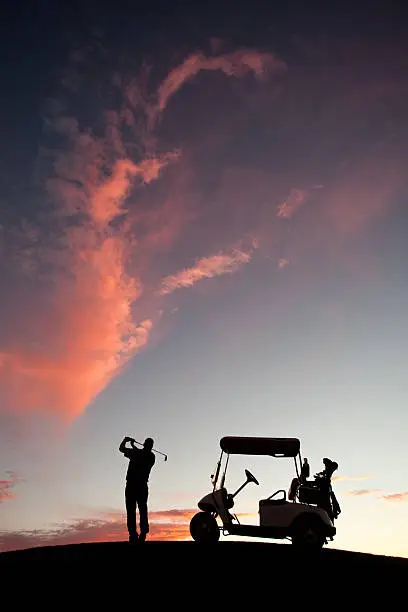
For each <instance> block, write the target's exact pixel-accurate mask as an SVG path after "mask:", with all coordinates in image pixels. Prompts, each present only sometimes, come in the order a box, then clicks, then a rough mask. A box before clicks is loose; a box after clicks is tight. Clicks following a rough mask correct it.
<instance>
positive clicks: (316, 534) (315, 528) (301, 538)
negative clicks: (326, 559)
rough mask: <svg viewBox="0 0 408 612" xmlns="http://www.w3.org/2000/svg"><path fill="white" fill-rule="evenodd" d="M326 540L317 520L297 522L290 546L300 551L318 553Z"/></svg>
mask: <svg viewBox="0 0 408 612" xmlns="http://www.w3.org/2000/svg"><path fill="white" fill-rule="evenodd" d="M325 541H326V538H325V536H324V534H323V530H322V526H321V524H320V523H319V521H318V520H312V519H304V520H299V521H298V524H297V525H295V528H294V531H293V534H292V544H293V546H294V547H295V548H296V549H297V550H300V551H309V552H313V551H319V550H321V549H322V548H323V546H324V543H325Z"/></svg>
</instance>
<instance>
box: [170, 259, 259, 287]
mask: <svg viewBox="0 0 408 612" xmlns="http://www.w3.org/2000/svg"><path fill="white" fill-rule="evenodd" d="M250 259H251V254H250V253H247V252H244V251H240V250H233V251H231V252H229V253H218V254H217V255H212V256H210V257H203V258H202V259H198V260H197V261H196V263H195V265H194V266H193V267H191V268H185V269H184V270H181V271H180V272H177V273H176V274H173V275H170V276H166V278H164V279H163V282H162V288H161V289H160V294H161V295H165V294H167V293H172V292H173V291H175V290H176V289H182V288H185V287H192V286H193V285H195V284H196V283H197V282H198V281H201V280H203V279H206V278H213V277H214V276H221V275H222V274H232V273H233V272H236V271H237V270H238V269H239V268H241V267H242V266H243V265H245V264H247V263H248V262H249V261H250Z"/></svg>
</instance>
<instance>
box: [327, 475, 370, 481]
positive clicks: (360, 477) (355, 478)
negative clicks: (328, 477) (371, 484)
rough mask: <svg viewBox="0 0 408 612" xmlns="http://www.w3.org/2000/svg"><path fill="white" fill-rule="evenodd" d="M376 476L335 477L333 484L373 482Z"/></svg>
mask: <svg viewBox="0 0 408 612" xmlns="http://www.w3.org/2000/svg"><path fill="white" fill-rule="evenodd" d="M372 478H374V476H333V478H332V481H333V482H345V481H347V482H349V481H352V480H371V479H372Z"/></svg>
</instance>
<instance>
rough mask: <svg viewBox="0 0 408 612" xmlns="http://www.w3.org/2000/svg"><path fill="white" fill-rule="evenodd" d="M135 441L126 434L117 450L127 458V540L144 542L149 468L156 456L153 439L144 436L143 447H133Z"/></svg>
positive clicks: (133, 542) (146, 531) (146, 528)
mask: <svg viewBox="0 0 408 612" xmlns="http://www.w3.org/2000/svg"><path fill="white" fill-rule="evenodd" d="M127 442H130V444H131V446H132V448H128V447H126V443H127ZM135 444H136V441H135V439H134V438H129V437H128V436H126V437H125V438H123V440H122V442H121V444H120V446H119V450H120V452H121V453H123V454H124V455H125V457H127V458H128V459H129V465H128V469H127V474H126V488H125V501H126V514H127V529H128V532H129V542H130V543H131V544H136V543H137V542H144V541H145V540H146V534H148V533H149V521H148V513H147V498H148V495H149V488H148V481H149V476H150V470H151V469H152V467H153V466H154V463H155V460H156V457H155V456H154V454H153V452H152V448H153V440H152V439H151V438H146V440H145V441H144V444H143V448H136V447H135ZM136 506H138V508H139V526H140V535H138V533H137V530H136Z"/></svg>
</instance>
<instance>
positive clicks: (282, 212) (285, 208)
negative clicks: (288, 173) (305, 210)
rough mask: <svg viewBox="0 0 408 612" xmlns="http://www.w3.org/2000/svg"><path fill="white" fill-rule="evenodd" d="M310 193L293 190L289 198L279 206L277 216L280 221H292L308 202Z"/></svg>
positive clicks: (303, 190) (302, 190)
mask: <svg viewBox="0 0 408 612" xmlns="http://www.w3.org/2000/svg"><path fill="white" fill-rule="evenodd" d="M307 197H308V192H307V191H306V190H305V189H291V190H290V192H289V195H288V197H287V198H286V199H285V200H284V201H283V202H282V203H281V204H279V206H278V213H277V216H278V217H279V218H280V219H290V217H292V216H293V215H294V214H295V212H296V211H297V210H298V208H300V207H301V206H302V204H304V202H306V199H307Z"/></svg>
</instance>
